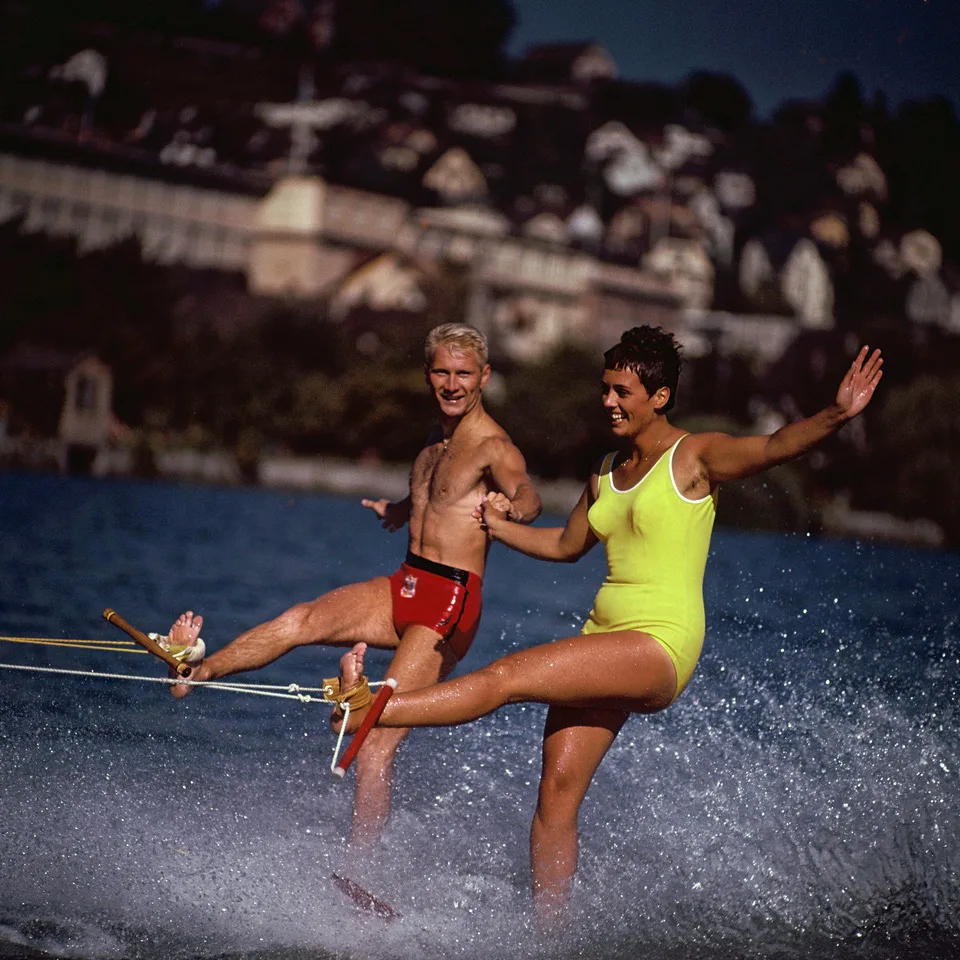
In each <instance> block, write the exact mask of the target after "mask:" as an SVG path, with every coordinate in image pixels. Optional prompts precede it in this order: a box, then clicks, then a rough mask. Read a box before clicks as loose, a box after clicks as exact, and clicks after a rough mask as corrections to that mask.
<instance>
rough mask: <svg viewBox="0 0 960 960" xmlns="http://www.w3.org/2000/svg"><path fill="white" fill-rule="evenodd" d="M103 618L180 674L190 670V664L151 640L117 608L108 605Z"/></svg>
mask: <svg viewBox="0 0 960 960" xmlns="http://www.w3.org/2000/svg"><path fill="white" fill-rule="evenodd" d="M103 619H104V620H106V621H107V623H112V624H113V625H114V626H115V627H119V628H120V629H121V630H122V631H123V632H124V633H125V634H127V636H128V637H132V638H133V639H134V640H136V641H137V643H139V644H140V646H141V647H145V648H146V649H147V650H148V651H149V652H150V653H152V654H153V655H154V656H155V657H159V658H160V659H161V660H162V661H163V662H164V663H165V664H167V666H169V667H172V668H173V669H174V670H175V671H176V673H177V675H178V676H181V677H185V676H186V675H187V674H188V673H189V672H190V664H188V663H183V662H182V661H181V660H178V659H177V658H176V657H174V656H173V655H172V654H170V653H168V652H167V651H166V650H164V649H163V647H161V646H160V644H159V643H157V642H156V641H155V640H151V639H150V638H149V637H148V636H147V635H146V634H145V633H141V632H140V631H139V630H138V629H137V628H136V627H134V626H131V625H130V624H129V623H127V621H126V620H124V619H123V617H121V616H120V614H119V613H117V611H116V610H111V609H110V608H109V607H107V609H106V610H104V611H103Z"/></svg>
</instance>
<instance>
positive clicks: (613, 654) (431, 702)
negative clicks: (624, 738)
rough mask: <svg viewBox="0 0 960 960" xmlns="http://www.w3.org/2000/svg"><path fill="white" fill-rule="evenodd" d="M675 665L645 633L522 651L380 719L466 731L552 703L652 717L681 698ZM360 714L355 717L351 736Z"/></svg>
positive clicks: (426, 691)
mask: <svg viewBox="0 0 960 960" xmlns="http://www.w3.org/2000/svg"><path fill="white" fill-rule="evenodd" d="M357 650H358V647H355V648H354V649H353V650H351V651H350V652H348V653H347V654H345V655H344V657H343V659H342V660H341V666H340V669H341V678H342V683H343V685H344V686H343V688H344V689H348V688H349V687H351V686H352V685H353V683H354V682H355V681H356V679H357V677H358V676H359V671H360V670H361V669H362V666H363V653H362V651H361V652H360V654H359V656H358V655H357ZM676 684H677V677H676V671H675V669H674V666H673V661H672V660H671V659H670V657H669V656H668V655H667V653H666V651H665V650H664V649H663V647H661V646H660V644H659V643H657V641H656V640H654V639H653V638H652V637H650V636H649V635H647V634H645V633H639V632H636V631H632V630H625V631H621V632H619V633H596V634H590V635H587V636H578V637H570V638H568V639H566V640H557V641H555V642H553V643H545V644H542V645H540V646H536V647H530V648H528V649H526V650H520V651H518V652H517V653H512V654H510V655H509V656H506V657H502V658H501V659H500V660H495V661H494V662H493V663H491V664H489V665H488V666H486V667H482V668H481V669H480V670H475V671H473V672H472V673H467V674H464V675H463V676H462V677H457V678H456V679H454V680H448V681H446V682H444V683H439V684H436V685H433V686H428V687H423V688H421V689H419V690H413V691H403V692H400V691H398V692H397V693H395V694H394V695H393V697H392V698H391V699H390V701H389V702H388V703H387V706H386V709H385V710H384V711H383V714H382V715H381V717H380V720H379V725H380V726H382V727H442V726H453V725H456V724H460V723H468V722H469V721H471V720H476V719H478V718H479V717H482V716H485V715H486V714H488V713H491V712H492V711H494V710H496V709H497V708H498V707H502V706H504V705H505V704H508V703H524V702H532V703H549V704H551V705H556V706H568V707H595V708H601V709H609V710H621V711H628V712H636V713H653V712H655V711H657V710H662V709H663V708H664V707H666V706H669V704H670V703H671V702H672V701H673V699H674V695H675V693H676ZM362 716H363V714H362V712H360V711H357V712H354V713H351V715H350V729H355V728H356V727H357V726H359V724H360V721H361V719H362Z"/></svg>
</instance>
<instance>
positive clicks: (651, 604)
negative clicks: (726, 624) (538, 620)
mask: <svg viewBox="0 0 960 960" xmlns="http://www.w3.org/2000/svg"><path fill="white" fill-rule="evenodd" d="M681 440H683V437H681V438H680V440H677V442H676V443H675V444H674V445H673V446H672V447H671V448H670V449H669V450H667V451H666V452H665V453H664V454H663V455H662V456H661V457H660V459H659V460H658V461H657V462H656V463H655V464H654V465H653V467H652V468H651V469H650V471H649V472H648V473H647V474H646V475H645V476H644V477H643V478H642V479H641V480H640V482H639V483H637V484H635V485H634V486H633V487H631V488H630V489H629V490H618V489H617V488H616V487H615V486H614V485H613V462H614V459H615V457H616V454H615V453H609V454H607V456H606V457H604V459H603V463H602V465H601V467H600V478H599V481H600V482H599V490H598V495H597V499H596V501H595V502H594V503H593V505H592V506H591V507H590V509H589V511H588V512H587V519H588V521H589V523H590V527H591V529H592V530H593V532H594V533H595V534H596V536H597V538H598V539H599V540H600V541H601V542H602V543H603V544H604V546H605V547H606V551H607V567H608V572H607V579H606V580H605V581H604V583H603V586H602V587H601V588H600V592H599V593H598V594H597V597H596V600H594V602H593V609H592V610H591V611H590V618H589V619H588V620H587V622H586V623H585V624H584V627H583V630H582V632H583V633H610V632H612V631H614V630H639V631H642V632H643V633H648V634H650V636H652V637H653V638H654V639H655V640H656V641H657V642H658V643H660V644H661V645H662V646H663V648H664V649H665V650H666V651H667V653H668V654H669V655H670V659H671V660H673V662H674V665H675V666H676V669H677V696H679V694H680V693H681V691H682V690H683V688H684V687H685V686H686V685H687V684H688V683H689V681H690V677H691V676H692V675H693V669H694V667H695V666H696V665H697V660H698V658H699V657H700V650H701V648H702V647H703V635H704V629H705V624H704V613H703V571H704V567H705V566H706V563H707V551H708V549H709V547H710V534H711V532H712V531H713V520H714V517H715V516H716V512H717V505H716V494H715V493H714V494H709V495H707V496H706V497H703V498H702V499H701V500H688V499H687V498H686V497H684V496H683V495H682V494H681V493H680V491H679V490H678V489H677V486H676V483H675V482H674V479H673V456H674V453H675V452H676V450H677V445H678V444H679V443H680V442H681Z"/></svg>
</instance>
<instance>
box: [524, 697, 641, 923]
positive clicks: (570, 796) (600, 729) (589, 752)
mask: <svg viewBox="0 0 960 960" xmlns="http://www.w3.org/2000/svg"><path fill="white" fill-rule="evenodd" d="M628 716H629V714H628V713H627V712H626V711H623V710H595V709H580V708H577V707H551V708H550V710H549V712H548V713H547V722H546V726H545V728H544V731H543V769H542V772H541V774H540V789H539V792H538V794H537V809H536V812H535V813H534V816H533V824H532V826H531V828H530V871H531V881H532V885H533V902H534V906H535V907H536V910H537V914H538V916H539V918H540V920H541V922H548V923H549V922H550V921H553V920H555V919H556V918H557V917H558V915H559V914H560V913H561V912H562V910H563V908H564V907H565V906H566V903H567V899H568V898H569V895H570V886H571V884H572V882H573V876H574V874H575V873H576V870H577V858H578V853H579V844H578V837H577V818H578V815H579V813H580V805H581V803H582V802H583V798H584V797H585V796H586V793H587V789H588V787H589V786H590V782H591V780H592V779H593V775H594V773H595V772H596V769H597V767H598V766H599V765H600V761H601V760H602V759H603V758H604V756H605V755H606V752H607V751H608V750H609V749H610V745H611V744H612V743H613V741H614V738H615V737H616V736H617V733H619V731H620V728H621V727H622V726H623V724H624V722H625V721H626V719H627V717H628Z"/></svg>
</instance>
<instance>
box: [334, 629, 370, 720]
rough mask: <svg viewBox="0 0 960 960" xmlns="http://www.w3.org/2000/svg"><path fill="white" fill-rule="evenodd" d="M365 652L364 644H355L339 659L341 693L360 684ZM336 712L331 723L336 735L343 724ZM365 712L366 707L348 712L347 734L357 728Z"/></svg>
mask: <svg viewBox="0 0 960 960" xmlns="http://www.w3.org/2000/svg"><path fill="white" fill-rule="evenodd" d="M366 652H367V645H366V644H365V643H355V644H354V645H353V646H352V647H351V648H350V649H349V650H348V651H347V652H346V653H345V654H344V655H343V656H342V657H341V658H340V690H341V691H342V692H343V693H346V692H347V691H348V690H352V689H353V688H354V687H355V686H356V685H357V684H358V683H359V682H360V679H361V677H363V658H364V655H365V654H366ZM338 710H339V708H337V711H335V712H334V716H333V719H332V721H331V722H332V724H333V729H334V730H335V731H337V733H339V732H340V726H341V724H342V723H343V717H342V716H338ZM366 712H367V708H366V707H361V708H360V709H354V710H351V711H350V723H349V726H348V727H347V732H348V733H352V732H353V731H354V730H355V729H356V728H357V727H358V726H359V724H360V721H361V720H362V719H363V717H364V714H366Z"/></svg>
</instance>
